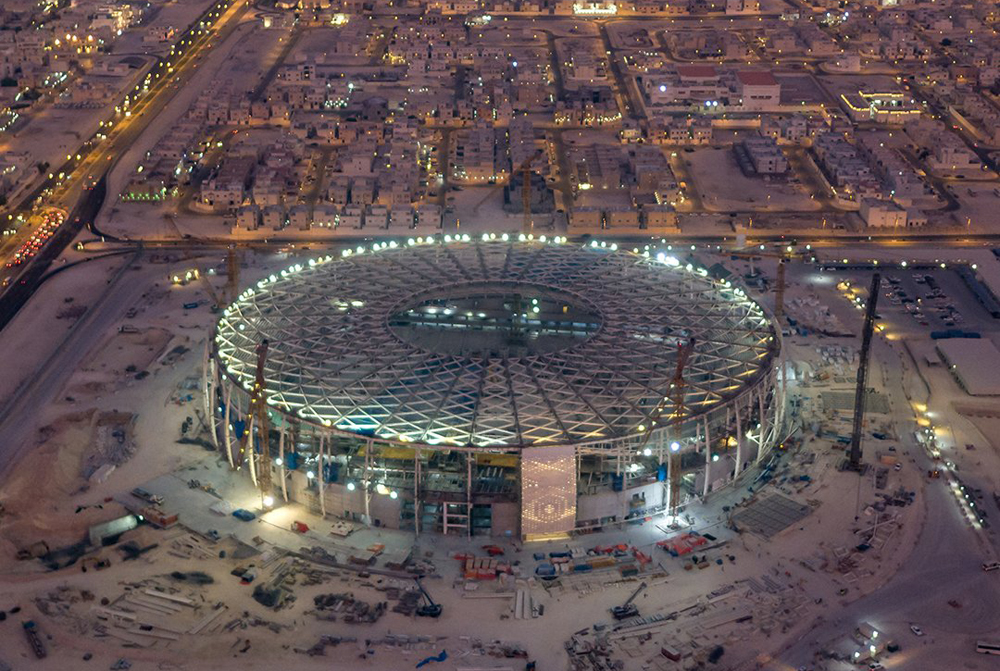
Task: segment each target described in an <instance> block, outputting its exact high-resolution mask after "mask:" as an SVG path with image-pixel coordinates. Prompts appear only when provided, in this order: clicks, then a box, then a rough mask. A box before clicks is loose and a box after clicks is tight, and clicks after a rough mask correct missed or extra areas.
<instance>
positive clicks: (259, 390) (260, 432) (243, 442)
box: [234, 339, 271, 496]
mask: <svg viewBox="0 0 1000 671" xmlns="http://www.w3.org/2000/svg"><path fill="white" fill-rule="evenodd" d="M269 346H270V344H269V342H268V341H267V340H266V339H265V340H261V341H260V344H258V345H257V349H256V352H257V369H256V372H255V375H254V383H253V390H252V391H251V393H250V409H249V410H248V411H247V419H246V427H245V428H244V429H243V437H242V438H241V439H240V451H239V454H238V455H237V456H236V459H235V460H234V462H235V464H236V467H237V468H240V467H241V466H242V465H243V459H244V458H248V459H254V458H255V457H254V455H253V453H252V452H253V449H252V443H251V442H250V441H251V434H252V433H253V431H254V429H256V431H257V437H258V440H259V442H260V454H259V455H257V457H256V459H257V461H256V462H255V466H256V472H257V485H258V486H259V487H260V491H261V495H262V496H268V495H270V493H271V450H270V446H269V444H268V433H269V431H270V422H269V420H268V417H267V385H266V380H265V379H264V364H265V363H266V362H267V351H268V348H269ZM248 446H249V447H250V448H251V454H250V455H249V456H248V455H247V453H246V452H247V447H248Z"/></svg>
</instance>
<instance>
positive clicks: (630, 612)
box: [611, 582, 648, 620]
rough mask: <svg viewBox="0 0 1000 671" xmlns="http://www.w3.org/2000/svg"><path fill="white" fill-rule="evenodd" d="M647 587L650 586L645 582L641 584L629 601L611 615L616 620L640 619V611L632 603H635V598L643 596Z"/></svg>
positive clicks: (612, 610) (616, 608)
mask: <svg viewBox="0 0 1000 671" xmlns="http://www.w3.org/2000/svg"><path fill="white" fill-rule="evenodd" d="M647 587H648V585H647V584H646V583H645V582H641V583H639V586H638V587H636V588H635V591H634V592H632V596H630V597H629V598H628V601H626V602H625V603H623V604H622V605H620V606H615V607H614V608H612V609H611V615H613V616H614V618H615V619H616V620H627V619H629V618H630V617H638V616H639V609H638V608H636V606H635V604H634V603H632V602H633V601H635V598H636V597H637V596H639V595H640V594H642V593H643V592H644V591H645V590H646V588H647Z"/></svg>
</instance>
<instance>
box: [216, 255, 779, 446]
mask: <svg viewBox="0 0 1000 671" xmlns="http://www.w3.org/2000/svg"><path fill="white" fill-rule="evenodd" d="M556 240H557V241H556V242H547V243H546V242H534V241H519V242H515V241H513V240H510V241H508V240H507V236H506V235H504V236H502V238H497V237H496V236H493V238H492V239H490V238H489V236H487V239H484V240H481V241H479V240H477V241H472V240H470V239H469V238H468V236H462V239H461V240H459V241H457V242H450V243H447V244H442V243H439V242H436V241H431V239H428V240H427V241H424V240H421V241H420V242H419V243H418V242H416V241H410V242H411V244H402V245H398V244H397V243H395V242H394V243H377V244H376V245H375V248H376V249H377V251H373V250H371V249H368V250H366V249H363V248H358V253H354V252H350V251H345V252H344V256H343V257H341V258H338V259H331V258H330V257H327V258H326V259H321V260H319V261H310V262H309V265H308V266H306V267H303V266H301V265H298V266H293V267H292V268H290V269H289V270H288V271H283V272H282V273H281V274H280V275H279V276H274V275H272V276H271V277H270V278H268V279H265V280H263V281H262V282H260V283H258V285H257V286H256V287H254V288H251V289H248V290H247V291H245V292H244V293H243V295H242V296H241V297H240V298H239V299H238V300H237V301H236V302H235V303H234V304H233V305H231V306H230V307H229V308H228V309H227V310H226V312H225V315H224V316H223V318H222V319H221V320H220V322H219V326H218V329H217V333H216V346H217V350H218V355H219V358H220V360H221V362H222V364H223V365H224V367H225V368H226V370H227V372H228V373H229V374H230V375H231V376H232V377H233V378H234V379H235V381H236V382H237V383H238V384H239V385H240V386H241V387H242V388H243V389H250V388H251V387H252V386H253V379H254V371H255V366H256V353H255V349H256V346H257V345H258V343H260V341H262V340H264V339H267V340H268V341H269V352H268V356H267V360H266V364H265V376H266V380H267V394H268V403H269V404H271V405H272V406H273V407H275V408H279V409H282V410H284V411H285V412H288V413H291V414H294V415H297V416H298V417H301V418H302V419H304V420H306V421H310V422H313V423H316V424H318V425H323V426H330V427H335V428H337V429H339V430H342V431H347V432H354V433H359V434H363V435H375V436H381V437H384V438H386V439H390V440H401V441H407V442H410V441H412V442H417V443H425V444H430V445H442V446H447V445H463V446H464V445H474V446H483V447H508V448H509V447H520V446H529V445H545V444H567V443H584V442H594V441H604V440H609V439H616V438H623V437H627V436H633V435H637V434H639V433H641V431H642V430H643V428H644V427H643V428H640V427H641V426H643V424H644V422H645V423H647V424H648V423H649V419H650V415H651V414H653V413H654V409H655V407H656V405H657V403H659V402H660V401H661V400H662V399H663V398H664V396H665V395H666V394H668V393H669V389H670V385H671V381H672V379H673V376H674V372H675V367H676V357H677V354H678V344H679V343H682V342H687V340H688V339H689V338H692V337H693V338H694V349H693V350H692V353H691V355H690V358H689V359H688V363H687V367H686V369H685V374H684V378H685V382H686V389H685V393H686V397H685V398H686V400H685V406H686V408H687V412H688V413H690V414H691V415H698V414H701V413H704V412H707V411H708V410H711V409H712V408H715V407H717V406H719V405H720V404H724V403H725V402H726V401H728V400H730V399H731V398H733V397H735V396H737V395H739V394H740V393H741V391H743V390H744V389H745V388H746V387H747V386H750V385H751V384H752V383H753V382H754V381H756V380H759V379H760V378H761V376H763V375H764V374H766V372H767V371H768V370H769V368H770V359H771V357H772V356H773V354H774V351H775V346H774V345H775V344H774V338H773V336H774V333H773V330H772V328H771V324H770V321H769V319H768V318H767V316H766V315H765V314H764V312H763V311H762V309H761V308H760V306H758V305H757V304H756V303H755V302H753V301H751V300H749V299H747V298H746V297H745V295H744V294H743V292H742V290H740V289H738V288H733V287H729V286H728V283H724V282H723V283H720V282H717V281H715V280H712V279H710V278H708V277H707V273H706V272H705V271H704V270H703V269H699V268H695V267H692V266H690V265H687V264H686V263H682V262H680V261H678V260H677V259H676V258H674V257H668V256H664V255H663V254H660V255H659V256H658V257H656V258H649V257H648V256H644V255H642V254H638V253H633V252H625V251H618V250H617V247H616V246H614V245H611V246H603V245H597V244H596V243H594V244H592V245H590V246H580V245H575V244H569V243H565V239H564V238H557V239H556Z"/></svg>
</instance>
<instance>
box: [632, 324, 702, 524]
mask: <svg viewBox="0 0 1000 671" xmlns="http://www.w3.org/2000/svg"><path fill="white" fill-rule="evenodd" d="M694 343H695V339H694V338H689V339H687V340H686V341H681V342H679V343H677V365H676V367H675V369H674V377H673V380H672V381H671V383H670V394H669V395H668V396H664V397H663V398H662V399H661V400H660V402H659V403H657V404H656V407H655V408H654V409H653V412H652V414H651V415H650V424H651V426H650V427H649V430H648V431H646V432H645V434H644V435H643V437H642V442H641V443H640V444H639V451H640V452H642V451H643V450H644V449H645V448H646V444H647V443H648V442H649V438H650V436H652V435H653V428H654V427H655V426H656V425H657V424H658V423H659V421H660V417H661V416H662V415H663V411H664V409H665V408H666V407H667V403H670V404H671V405H672V406H673V407H672V412H671V418H670V427H671V435H672V436H673V437H674V438H677V436H678V434H679V431H680V426H681V422H682V421H683V419H684V387H685V382H684V369H685V367H687V362H688V359H689V358H690V356H691V352H692V351H693V350H694ZM675 445H676V446H677V447H676V448H675V447H674V446H675ZM669 459H670V461H669V462H668V465H667V469H668V471H669V476H670V477H669V483H670V491H669V500H668V505H667V512H668V514H669V515H670V516H671V517H672V518H673V517H676V516H677V509H678V508H679V507H680V502H681V451H680V443H678V442H677V441H676V440H675V441H673V442H672V443H671V444H670V457H669Z"/></svg>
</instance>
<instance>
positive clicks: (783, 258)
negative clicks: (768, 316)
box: [729, 246, 795, 324]
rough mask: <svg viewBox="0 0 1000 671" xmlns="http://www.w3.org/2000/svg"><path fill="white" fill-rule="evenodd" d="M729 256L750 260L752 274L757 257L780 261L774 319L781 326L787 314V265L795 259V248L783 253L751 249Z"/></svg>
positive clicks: (775, 291)
mask: <svg viewBox="0 0 1000 671" xmlns="http://www.w3.org/2000/svg"><path fill="white" fill-rule="evenodd" d="M729 255H730V256H735V257H737V258H741V259H748V260H749V261H750V266H751V272H752V270H753V259H754V257H756V256H761V257H768V258H774V259H778V272H777V277H776V278H775V282H774V283H775V287H774V319H775V321H777V322H778V323H779V324H780V323H781V318H782V317H783V316H784V313H785V264H786V263H788V260H789V259H791V258H794V256H795V252H794V248H793V247H791V246H789V247H787V248H785V251H781V252H774V251H765V250H759V251H757V250H752V249H749V250H740V251H733V252H729Z"/></svg>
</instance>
